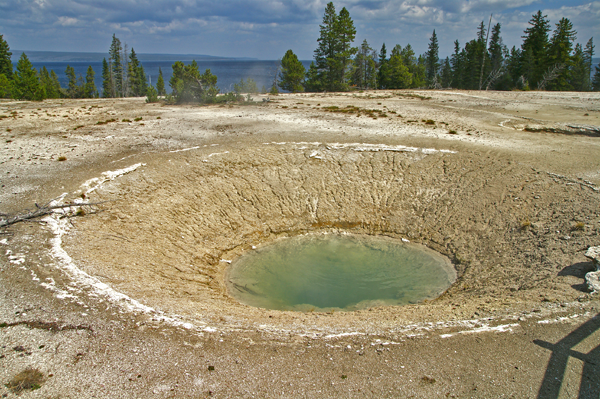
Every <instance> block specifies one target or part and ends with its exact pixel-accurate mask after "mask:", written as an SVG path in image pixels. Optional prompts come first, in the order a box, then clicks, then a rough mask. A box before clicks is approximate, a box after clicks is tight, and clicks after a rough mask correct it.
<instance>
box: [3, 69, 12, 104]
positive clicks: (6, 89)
mask: <svg viewBox="0 0 600 399" xmlns="http://www.w3.org/2000/svg"><path fill="white" fill-rule="evenodd" d="M12 95H13V82H12V80H10V79H9V78H7V77H6V75H5V74H3V73H0V98H11V97H12Z"/></svg>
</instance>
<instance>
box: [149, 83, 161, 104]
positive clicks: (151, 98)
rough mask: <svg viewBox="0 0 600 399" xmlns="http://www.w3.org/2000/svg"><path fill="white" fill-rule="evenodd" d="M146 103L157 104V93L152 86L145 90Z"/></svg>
mask: <svg viewBox="0 0 600 399" xmlns="http://www.w3.org/2000/svg"><path fill="white" fill-rule="evenodd" d="M146 102H147V103H157V102H158V91H156V89H155V88H154V87H152V86H150V87H148V89H147V90H146Z"/></svg>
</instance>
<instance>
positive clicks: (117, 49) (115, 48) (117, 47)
mask: <svg viewBox="0 0 600 399" xmlns="http://www.w3.org/2000/svg"><path fill="white" fill-rule="evenodd" d="M122 51H123V47H122V46H121V41H120V40H119V39H118V38H117V37H116V36H115V34H114V33H113V38H112V43H111V45H110V49H109V51H108V56H109V57H108V62H109V66H110V69H111V85H110V86H111V87H110V88H111V96H110V97H123V95H124V91H123V89H124V87H123V82H124V79H123V78H124V77H123V64H122V62H121V52H122Z"/></svg>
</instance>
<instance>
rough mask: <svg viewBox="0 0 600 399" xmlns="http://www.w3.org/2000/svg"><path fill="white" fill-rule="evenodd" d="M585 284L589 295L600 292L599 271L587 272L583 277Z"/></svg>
mask: <svg viewBox="0 0 600 399" xmlns="http://www.w3.org/2000/svg"><path fill="white" fill-rule="evenodd" d="M585 282H586V284H587V286H588V289H589V290H590V292H591V293H593V294H596V293H598V292H600V271H596V272H589V273H587V274H586V275H585Z"/></svg>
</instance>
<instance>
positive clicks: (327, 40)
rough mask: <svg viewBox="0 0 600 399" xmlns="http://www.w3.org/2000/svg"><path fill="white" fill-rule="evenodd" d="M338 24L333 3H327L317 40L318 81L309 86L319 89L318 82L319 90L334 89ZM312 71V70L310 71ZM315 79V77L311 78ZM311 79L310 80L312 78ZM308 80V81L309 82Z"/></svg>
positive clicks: (310, 83) (311, 82)
mask: <svg viewBox="0 0 600 399" xmlns="http://www.w3.org/2000/svg"><path fill="white" fill-rule="evenodd" d="M336 24H337V14H336V12H335V6H334V5H333V2H329V3H327V6H326V7H325V15H324V16H323V24H322V25H319V27H320V36H319V38H318V39H317V42H318V46H317V48H316V49H315V66H316V69H317V76H316V77H318V79H317V80H316V81H312V80H310V81H309V83H308V84H309V86H311V87H315V88H317V81H318V82H319V83H320V84H319V86H318V88H317V90H318V91H320V90H330V91H331V90H332V89H333V87H334V80H335V70H336V69H337V68H336V67H337V65H336V60H335V55H336V53H337V48H338V43H337V37H336V34H335V27H336ZM309 71H310V70H309ZM311 77H313V76H311ZM311 77H309V79H310V78H311ZM309 79H307V80H309Z"/></svg>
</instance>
